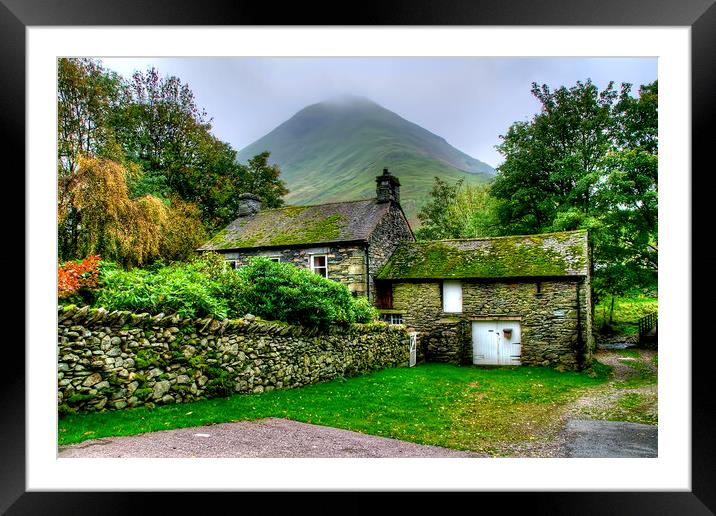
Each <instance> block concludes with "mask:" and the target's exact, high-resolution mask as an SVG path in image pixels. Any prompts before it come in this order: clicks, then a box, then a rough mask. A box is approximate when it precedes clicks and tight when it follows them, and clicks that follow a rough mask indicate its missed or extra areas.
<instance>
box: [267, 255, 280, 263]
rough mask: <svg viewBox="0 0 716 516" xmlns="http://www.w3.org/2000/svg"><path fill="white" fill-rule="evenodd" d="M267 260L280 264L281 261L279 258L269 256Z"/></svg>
mask: <svg viewBox="0 0 716 516" xmlns="http://www.w3.org/2000/svg"><path fill="white" fill-rule="evenodd" d="M268 259H269V260H271V261H272V262H280V261H281V257H280V256H269V257H268Z"/></svg>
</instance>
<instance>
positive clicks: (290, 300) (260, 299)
mask: <svg viewBox="0 0 716 516" xmlns="http://www.w3.org/2000/svg"><path fill="white" fill-rule="evenodd" d="M237 274H238V276H239V277H240V278H241V280H242V281H243V296H242V300H243V311H244V312H245V313H252V314H254V315H258V316H260V317H262V318H264V319H269V320H274V319H276V320H279V321H284V322H289V323H295V324H301V325H303V326H308V327H316V328H326V327H328V326H331V325H347V324H350V323H353V322H355V321H356V310H355V303H356V301H355V300H354V298H353V297H352V296H351V293H350V291H349V290H348V288H347V287H346V286H345V285H343V284H341V283H338V282H336V281H333V280H329V279H326V278H324V277H322V276H319V275H318V274H314V273H313V272H311V271H309V270H308V269H299V268H297V267H295V266H294V265H292V264H289V263H280V262H273V261H271V260H269V259H267V258H260V257H259V258H253V259H252V260H251V261H250V263H249V264H248V265H246V266H244V267H241V268H239V269H237ZM361 313H363V314H364V313H365V310H364V309H361Z"/></svg>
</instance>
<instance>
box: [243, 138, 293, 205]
mask: <svg viewBox="0 0 716 516" xmlns="http://www.w3.org/2000/svg"><path fill="white" fill-rule="evenodd" d="M270 155H271V153H270V152H269V151H264V152H262V153H261V154H257V155H256V156H254V157H253V158H251V159H250V160H249V162H248V164H247V166H246V167H245V168H244V170H242V176H241V178H242V183H243V186H244V188H245V189H246V190H245V191H246V192H250V193H252V194H255V195H258V196H259V197H261V201H262V203H263V206H265V207H267V208H279V207H281V206H283V204H284V203H283V199H282V197H283V196H284V195H286V194H287V193H288V189H287V188H286V184H285V183H284V182H283V181H281V179H279V176H280V175H281V169H280V168H279V166H278V165H276V164H274V165H269V164H268V158H269V156H270Z"/></svg>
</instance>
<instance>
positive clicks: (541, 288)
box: [199, 169, 594, 369]
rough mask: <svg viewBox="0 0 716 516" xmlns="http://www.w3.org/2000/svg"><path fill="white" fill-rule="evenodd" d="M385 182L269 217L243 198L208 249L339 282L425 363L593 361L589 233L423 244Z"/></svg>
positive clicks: (235, 262) (573, 364) (237, 260)
mask: <svg viewBox="0 0 716 516" xmlns="http://www.w3.org/2000/svg"><path fill="white" fill-rule="evenodd" d="M376 183H377V189H376V197H375V198H373V199H364V200H359V201H352V202H339V203H329V204H321V205H317V206H288V207H284V208H277V209H269V210H262V209H261V201H260V200H259V199H258V197H256V196H254V195H251V194H243V195H241V196H240V199H241V203H240V211H239V217H238V218H237V219H236V220H235V221H233V222H232V223H231V224H229V226H227V227H226V228H225V229H224V230H222V231H221V232H219V233H218V234H217V235H216V236H214V238H212V239H211V240H210V241H209V242H207V243H206V244H204V246H202V247H201V248H200V249H199V250H200V251H215V252H218V253H221V254H222V255H223V256H224V258H225V260H227V263H229V264H231V265H232V266H233V267H238V266H241V265H243V264H244V263H246V261H247V260H248V259H249V258H251V257H253V256H266V257H268V258H270V259H273V260H277V261H282V262H289V263H293V264H294V265H296V266H298V267H306V268H310V269H311V270H313V271H314V272H315V273H317V274H321V275H322V276H324V277H327V278H330V279H333V280H336V281H340V282H341V283H343V284H345V285H346V286H347V287H348V288H349V289H350V291H351V292H353V293H354V295H366V296H368V298H369V299H371V300H372V301H373V303H374V304H375V305H376V307H377V308H378V309H379V310H380V311H381V313H382V315H383V319H384V320H387V321H389V322H391V323H393V324H405V325H406V326H407V328H408V329H409V330H410V331H414V332H416V334H417V342H418V346H417V351H418V356H419V358H421V359H424V360H428V361H440V362H452V363H456V364H482V365H520V364H525V365H545V366H555V367H561V368H564V369H579V368H582V367H583V366H585V365H587V364H589V363H590V362H591V357H592V353H593V347H594V343H593V338H592V307H591V295H590V292H591V275H590V270H591V265H590V261H589V244H588V236H587V232H586V231H570V232H561V233H547V234H539V235H526V236H510V237H495V238H478V239H463V240H440V241H427V242H416V241H415V237H414V236H413V233H412V230H411V228H410V225H409V223H408V220H407V218H406V217H405V214H404V213H403V210H402V208H401V207H400V182H399V181H398V179H397V178H396V177H395V176H393V175H392V174H390V172H389V171H388V170H387V169H384V170H383V174H382V175H379V176H378V177H376Z"/></svg>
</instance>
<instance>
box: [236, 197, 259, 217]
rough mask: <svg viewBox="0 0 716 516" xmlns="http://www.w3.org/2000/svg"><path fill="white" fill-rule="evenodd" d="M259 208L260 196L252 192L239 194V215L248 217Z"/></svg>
mask: <svg viewBox="0 0 716 516" xmlns="http://www.w3.org/2000/svg"><path fill="white" fill-rule="evenodd" d="M260 209H261V198H260V197H259V196H258V195H254V194H252V193H242V194H241V195H239V217H249V216H251V215H254V214H256V212H257V211H259V210H260Z"/></svg>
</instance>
